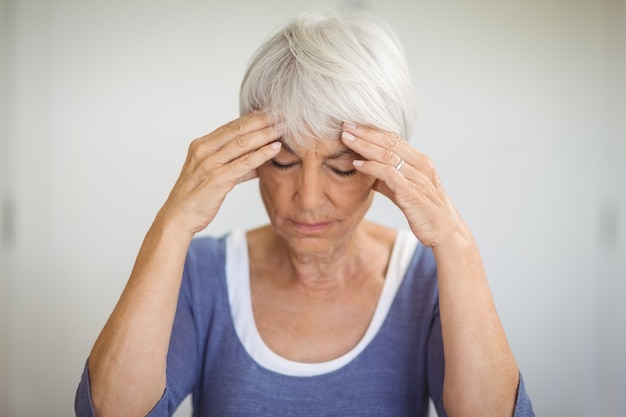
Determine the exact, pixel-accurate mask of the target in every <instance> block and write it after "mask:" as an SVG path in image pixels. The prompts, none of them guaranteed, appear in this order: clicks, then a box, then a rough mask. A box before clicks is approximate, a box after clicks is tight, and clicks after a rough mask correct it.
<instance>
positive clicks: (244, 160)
mask: <svg viewBox="0 0 626 417" xmlns="http://www.w3.org/2000/svg"><path fill="white" fill-rule="evenodd" d="M239 160H240V161H241V164H243V165H244V166H246V167H250V166H252V165H253V164H254V158H253V156H252V153H251V152H250V153H247V154H244V155H242V156H241V158H240V159H239Z"/></svg>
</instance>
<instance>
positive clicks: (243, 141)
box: [233, 136, 248, 149]
mask: <svg viewBox="0 0 626 417" xmlns="http://www.w3.org/2000/svg"><path fill="white" fill-rule="evenodd" d="M233 143H234V145H235V147H236V148H237V149H246V148H247V146H248V139H247V138H246V137H245V136H237V137H236V138H235V139H233Z"/></svg>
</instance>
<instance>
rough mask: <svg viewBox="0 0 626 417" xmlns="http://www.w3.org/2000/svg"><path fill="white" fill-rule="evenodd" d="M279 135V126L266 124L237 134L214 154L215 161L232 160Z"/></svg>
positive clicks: (275, 138)
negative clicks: (259, 128)
mask: <svg viewBox="0 0 626 417" xmlns="http://www.w3.org/2000/svg"><path fill="white" fill-rule="evenodd" d="M281 135H282V131H281V130H280V129H279V128H276V127H275V126H267V127H265V128H263V129H261V130H257V131H254V132H250V133H247V134H244V135H241V136H237V137H235V138H234V139H232V140H231V141H230V142H228V143H227V144H225V145H224V146H223V147H222V149H220V150H219V151H218V152H217V153H216V154H215V161H216V162H217V163H219V164H226V163H228V162H231V161H234V160H235V159H238V158H240V157H242V156H243V155H246V154H247V153H249V152H253V151H256V150H257V149H259V148H261V147H262V146H265V145H267V144H269V143H271V142H276V141H277V140H278V139H279V138H280V137H281Z"/></svg>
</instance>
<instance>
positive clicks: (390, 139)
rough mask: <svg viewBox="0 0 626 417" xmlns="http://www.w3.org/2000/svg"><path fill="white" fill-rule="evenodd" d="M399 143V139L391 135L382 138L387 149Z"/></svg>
mask: <svg viewBox="0 0 626 417" xmlns="http://www.w3.org/2000/svg"><path fill="white" fill-rule="evenodd" d="M399 142H400V138H399V137H398V136H397V135H394V134H393V133H387V134H385V135H384V136H383V143H384V144H385V146H386V147H388V148H395V147H396V145H398V143H399Z"/></svg>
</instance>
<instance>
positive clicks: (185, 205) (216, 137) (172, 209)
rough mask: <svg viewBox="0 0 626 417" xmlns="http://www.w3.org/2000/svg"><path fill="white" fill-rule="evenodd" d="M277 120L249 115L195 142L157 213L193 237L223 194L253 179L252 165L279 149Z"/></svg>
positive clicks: (271, 156) (218, 203)
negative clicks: (171, 220)
mask: <svg viewBox="0 0 626 417" xmlns="http://www.w3.org/2000/svg"><path fill="white" fill-rule="evenodd" d="M281 129H282V124H281V123H277V124H276V123H272V120H271V119H270V117H268V116H267V115H265V114H262V113H250V114H248V115H245V116H242V117H240V118H239V119H236V120H233V121H231V122H229V123H227V124H225V125H223V126H221V127H219V128H218V129H216V130H215V131H213V132H212V133H209V134H208V135H206V136H203V137H201V138H198V139H196V140H194V141H193V142H192V143H191V145H190V146H189V152H188V154H187V159H186V161H185V164H184V166H183V168H182V171H181V173H180V176H179V178H178V180H177V181H176V184H175V185H174V187H173V189H172V191H171V193H170V195H169V197H168V199H167V201H166V202H165V204H164V206H163V208H162V209H161V212H160V216H161V217H165V218H168V219H174V221H175V222H177V223H178V226H179V227H180V228H182V229H181V230H184V231H189V232H190V233H191V234H192V235H193V234H194V233H197V232H199V231H201V230H203V229H204V228H205V227H207V226H208V224H209V223H210V222H211V220H213V218H214V217H215V215H216V214H217V212H218V210H219V208H220V206H221V204H222V202H223V201H224V198H225V197H226V194H228V192H230V191H231V190H232V189H233V187H234V186H235V185H237V184H239V183H241V182H243V181H247V180H249V179H252V178H255V177H256V176H257V173H256V169H257V168H258V167H259V166H261V165H262V164H263V163H265V162H266V161H268V160H270V159H271V158H273V157H274V156H276V154H277V153H278V152H279V150H280V142H278V141H277V139H278V138H279V137H280V136H281V135H282V131H281Z"/></svg>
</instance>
